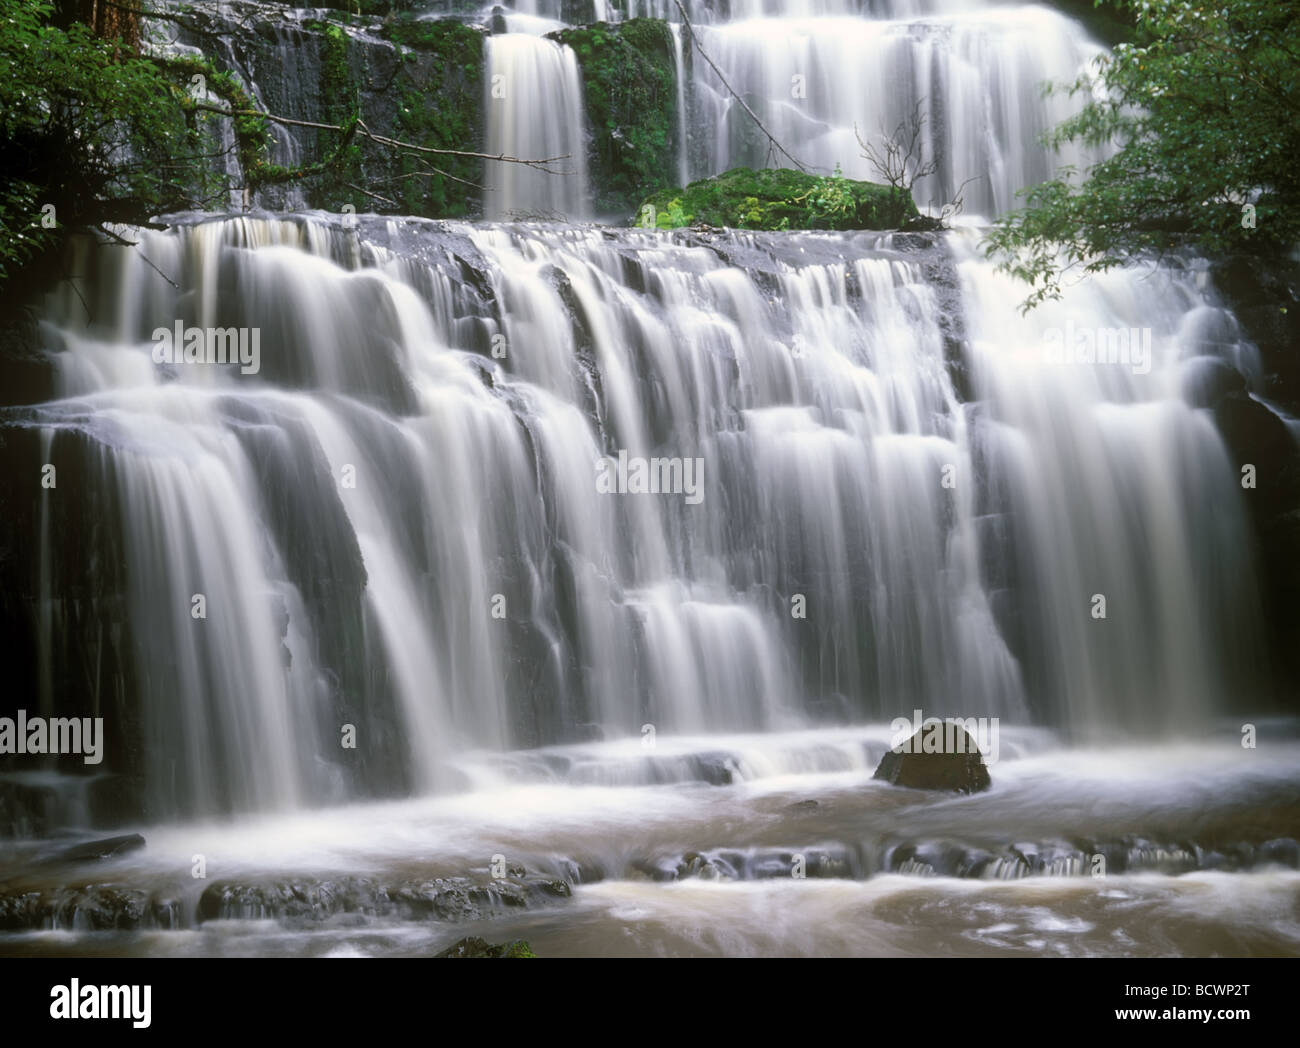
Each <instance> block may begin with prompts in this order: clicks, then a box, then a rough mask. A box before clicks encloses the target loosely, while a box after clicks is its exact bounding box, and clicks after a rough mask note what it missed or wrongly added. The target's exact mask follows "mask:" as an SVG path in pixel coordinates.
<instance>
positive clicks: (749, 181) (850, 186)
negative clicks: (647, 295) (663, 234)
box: [638, 166, 924, 230]
mask: <svg viewBox="0 0 1300 1048" xmlns="http://www.w3.org/2000/svg"><path fill="white" fill-rule="evenodd" d="M923 222H924V220H923V219H922V218H921V216H920V215H919V214H918V212H917V210H916V204H915V203H914V202H913V201H912V198H911V196H910V195H909V194H907V193H904V192H902V191H901V190H897V189H894V188H892V187H890V186H881V185H876V184H875V183H873V182H857V181H854V180H853V179H851V178H845V177H844V175H843V174H841V173H840V170H839V168H838V166H837V167H836V169H835V173H834V174H833V175H810V174H806V173H804V172H802V171H793V170H790V169H788V168H770V169H766V170H762V171H753V170H750V169H749V168H747V167H738V168H734V169H733V170H731V171H728V172H726V173H725V174H721V175H718V176H717V177H715V178H705V179H702V180H700V181H699V182H692V183H691V184H690V185H688V186H686V187H685V188H684V189H666V190H663V191H661V192H659V193H656V194H654V195H653V196H651V197H650V198H649V199H648V200H646V201H645V203H643V204H642V205H641V209H640V212H639V215H638V224H639V225H641V226H643V227H648V228H658V229H676V228H678V227H680V226H689V225H704V226H725V227H735V228H740V229H775V230H780V229H896V228H900V227H905V226H909V225H915V224H920V223H923Z"/></svg>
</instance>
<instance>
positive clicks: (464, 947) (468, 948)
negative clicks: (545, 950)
mask: <svg viewBox="0 0 1300 1048" xmlns="http://www.w3.org/2000/svg"><path fill="white" fill-rule="evenodd" d="M434 956H435V957H536V956H537V954H535V953H533V948H532V947H531V946H529V945H528V943H527V942H525V941H524V940H523V939H514V940H513V941H511V942H507V943H499V944H496V945H494V944H492V943H490V942H487V941H486V940H485V939H480V938H478V937H477V936H472V935H471V936H467V937H466V938H464V939H461V940H460V941H459V942H456V943H453V944H452V945H451V946H449V947H447V949H445V950H443V951H442V952H441V953H437V954H434Z"/></svg>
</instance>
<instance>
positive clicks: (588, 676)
mask: <svg viewBox="0 0 1300 1048" xmlns="http://www.w3.org/2000/svg"><path fill="white" fill-rule="evenodd" d="M140 236H141V248H140V253H135V252H131V251H126V250H123V249H121V248H115V247H102V248H99V249H97V250H96V253H95V255H94V257H92V258H86V259H82V260H81V263H82V264H83V265H86V266H89V267H90V269H91V270H92V271H94V272H97V273H99V274H101V276H100V281H99V289H98V290H99V294H98V295H97V298H96V311H95V318H94V323H93V324H92V325H91V326H90V327H89V328H87V326H86V323H85V313H84V308H83V307H82V306H81V304H80V303H79V302H78V301H77V300H76V298H75V296H72V295H70V294H68V293H67V292H66V290H65V291H64V292H63V293H61V294H60V295H58V296H56V297H53V298H51V300H50V301H49V302H48V303H47V307H46V317H47V319H46V322H45V325H44V328H43V331H44V332H45V339H46V344H47V347H48V348H49V349H51V350H56V351H57V352H56V353H55V360H56V361H57V362H58V364H59V369H60V370H59V374H60V376H61V377H60V382H61V385H62V390H61V394H60V396H59V398H58V399H57V400H55V401H53V402H51V403H50V404H47V405H44V406H42V407H40V408H38V409H34V414H33V417H32V420H31V423H30V424H31V425H35V426H39V427H40V428H41V430H42V431H43V432H46V433H48V434H50V435H51V436H52V446H51V447H50V448H49V449H48V450H46V451H43V452H42V454H46V455H49V456H51V458H50V461H53V462H56V463H57V462H60V461H63V458H62V457H61V455H66V454H68V453H70V449H74V448H84V449H88V452H87V454H88V457H89V461H90V462H91V463H92V467H91V473H90V476H89V482H90V483H92V484H93V485H96V486H100V487H103V488H105V489H108V490H111V491H112V492H114V499H113V505H115V506H116V507H118V512H119V514H120V515H119V516H118V518H117V519H115V520H111V521H108V522H107V527H108V543H109V549H110V550H112V551H113V552H112V553H111V554H110V555H109V556H108V559H109V560H112V559H113V558H114V557H120V558H122V560H123V562H124V565H125V572H124V577H125V578H126V579H127V580H128V587H127V591H126V592H125V594H124V595H123V599H125V600H126V602H127V604H128V607H129V613H128V614H127V615H126V616H125V622H126V623H128V624H129V628H128V631H127V635H126V637H124V638H123V640H122V642H121V643H122V644H123V645H124V650H123V652H122V653H121V654H122V660H123V662H124V663H126V664H130V665H134V666H136V667H138V669H139V672H138V674H137V675H136V676H135V677H134V678H133V679H135V680H136V681H137V684H136V688H137V694H136V695H135V697H134V701H135V702H136V703H137V704H138V706H139V708H140V710H141V715H142V717H143V720H144V723H145V730H146V733H147V739H148V740H149V741H148V746H147V752H148V753H149V755H150V759H151V762H152V763H151V764H150V766H149V767H148V768H147V769H144V770H143V774H144V776H145V778H146V779H147V781H148V783H149V786H148V791H149V792H148V798H149V808H150V810H151V811H154V812H159V813H165V812H170V811H178V812H194V811H200V812H201V811H220V810H231V809H233V810H247V809H271V808H291V807H294V806H297V805H302V804H319V803H324V802H326V801H329V800H331V799H338V798H340V797H346V796H362V795H366V794H369V793H373V792H377V791H378V792H384V791H389V790H394V789H398V790H407V789H410V790H417V791H422V790H434V789H438V788H440V787H442V786H445V785H449V784H453V783H455V782H456V781H458V780H457V778H456V774H455V773H454V772H453V770H452V769H451V767H450V762H449V758H450V757H451V756H452V755H454V754H459V753H465V752H469V751H479V750H482V751H499V750H502V749H506V748H512V747H525V746H535V745H538V744H546V743H557V742H565V741H572V740H576V739H581V738H586V737H589V736H591V735H595V736H597V737H606V738H618V737H623V736H630V735H635V734H636V733H637V732H638V731H639V730H640V728H641V726H642V725H644V724H651V725H654V726H655V727H656V730H657V731H660V732H663V733H665V734H682V733H703V732H723V731H773V730H783V729H791V728H799V727H808V726H812V725H816V724H821V723H827V722H830V723H862V722H879V721H882V720H888V719H890V718H892V717H894V716H897V715H899V714H900V713H901V714H903V715H910V713H911V711H912V710H913V709H914V708H923V709H925V710H926V711H928V712H934V713H937V714H953V715H962V716H982V715H993V716H998V717H1001V718H1004V719H1006V720H1007V721H1009V722H1027V721H1036V722H1039V723H1044V724H1049V725H1052V726H1054V727H1057V728H1060V729H1062V730H1066V731H1069V732H1072V733H1074V734H1076V735H1077V736H1079V737H1086V736H1087V735H1089V733H1093V732H1096V731H1098V730H1101V729H1108V730H1112V731H1114V730H1123V729H1130V730H1138V731H1142V730H1157V729H1158V730H1171V729H1176V728H1181V727H1186V726H1187V725H1189V724H1194V723H1196V722H1198V720H1200V719H1203V718H1205V717H1207V716H1209V715H1212V714H1213V713H1214V712H1215V711H1216V710H1217V709H1220V708H1221V707H1222V703H1223V700H1224V697H1225V695H1226V694H1227V692H1228V689H1229V687H1230V686H1231V685H1232V683H1233V682H1237V683H1239V682H1240V681H1241V680H1243V679H1245V677H1246V669H1245V667H1248V666H1249V664H1250V661H1251V659H1252V658H1253V656H1254V654H1255V652H1254V648H1253V647H1252V644H1253V639H1252V638H1253V637H1254V635H1255V620H1254V618H1253V615H1254V605H1253V599H1254V598H1253V583H1252V580H1251V575H1250V571H1249V567H1248V564H1246V563H1245V562H1244V561H1243V560H1240V559H1238V560H1236V561H1234V562H1231V563H1229V562H1227V561H1225V560H1224V556H1223V551H1225V550H1240V549H1242V548H1244V547H1245V545H1246V539H1245V531H1244V522H1243V511H1242V507H1241V504H1240V500H1239V498H1238V497H1237V496H1235V495H1233V494H1232V492H1233V491H1234V490H1235V489H1236V478H1235V474H1234V472H1233V469H1232V467H1231V465H1230V463H1229V460H1228V458H1227V456H1226V454H1225V452H1224V449H1223V446H1222V444H1221V443H1220V441H1219V438H1218V436H1217V433H1216V431H1215V430H1214V428H1213V426H1212V424H1211V423H1210V421H1209V420H1208V419H1207V418H1206V417H1205V416H1204V414H1203V413H1201V412H1198V411H1196V410H1194V409H1193V408H1192V407H1191V406H1190V405H1189V404H1188V403H1187V402H1185V401H1184V400H1183V399H1182V396H1181V393H1180V389H1181V386H1180V382H1181V378H1180V376H1181V375H1182V373H1183V370H1184V369H1186V368H1188V367H1191V366H1193V365H1194V364H1195V363H1196V360H1197V359H1198V358H1199V357H1201V356H1203V355H1207V354H1208V355H1216V356H1217V355H1223V354H1225V353H1232V352H1236V351H1237V347H1229V348H1226V349H1225V348H1224V346H1223V344H1222V340H1221V339H1218V338H1217V337H1215V336H1214V332H1215V331H1216V330H1217V329H1216V325H1214V324H1213V323H1211V322H1209V320H1208V319H1207V314H1213V313H1216V312H1220V311H1217V309H1216V307H1215V306H1214V304H1213V302H1210V301H1207V300H1206V299H1205V297H1204V295H1203V294H1202V293H1201V292H1200V291H1199V290H1198V289H1197V285H1196V281H1195V274H1194V272H1191V271H1187V272H1182V271H1178V270H1171V271H1168V272H1167V273H1165V274H1163V278H1162V280H1161V281H1141V282H1140V281H1136V280H1134V279H1132V278H1131V276H1130V274H1128V273H1127V272H1116V273H1112V274H1109V275H1107V276H1106V277H1104V278H1102V279H1099V280H1097V281H1093V282H1090V283H1089V284H1087V285H1084V286H1081V287H1079V288H1075V289H1072V290H1071V292H1070V293H1069V295H1068V296H1067V298H1066V299H1065V301H1064V302H1062V303H1059V304H1056V305H1053V306H1050V307H1048V308H1047V309H1046V310H1044V311H1042V312H1041V313H1037V314H1035V315H1032V316H1031V317H1029V318H1025V317H1022V316H1021V315H1020V313H1019V312H1018V310H1017V308H1016V303H1017V301H1018V299H1017V294H1016V289H1015V287H1014V286H1011V285H1009V284H1008V283H1007V281H1006V280H1005V279H1004V278H1002V277H1000V276H998V275H997V274H996V273H994V272H993V270H992V268H991V266H990V264H989V263H987V262H986V261H984V260H983V259H982V257H981V256H980V255H979V253H978V251H977V249H976V245H975V239H974V234H973V233H962V232H957V233H952V234H948V235H947V236H946V237H916V236H895V235H891V234H812V233H809V234H785V235H779V234H745V233H717V234H714V235H711V236H709V237H707V238H701V237H700V236H698V235H695V234H690V233H679V234H671V235H668V234H656V233H653V232H643V231H636V230H612V229H603V230H602V229H596V228H587V229H583V228H574V227H555V228H550V227H544V226H543V227H512V226H495V225H478V226H471V225H454V224H441V223H429V222H422V223H420V222H417V223H412V222H409V221H406V222H403V223H395V222H391V221H388V220H383V219H365V220H364V222H363V224H362V225H361V226H360V227H358V228H348V227H343V228H340V227H337V226H329V225H326V224H324V223H323V222H320V221H317V220H312V219H293V220H291V219H274V218H239V219H218V220H208V221H201V222H194V223H186V222H181V223H178V224H177V225H176V226H174V227H173V228H171V229H170V230H168V231H165V232H155V231H144V232H142V233H141V234H140ZM143 257H147V258H148V259H149V260H150V261H151V262H152V263H153V264H154V265H155V266H157V270H155V269H153V268H152V267H150V266H147V265H145V264H144V263H143V262H142V258H143ZM159 270H160V271H161V272H162V273H165V274H166V275H167V277H168V278H169V279H170V280H174V281H175V282H176V283H177V284H178V285H179V288H178V289H177V288H172V287H171V286H170V284H169V283H168V282H167V280H165V279H164V278H163V276H161V275H160V273H159ZM177 321H180V322H181V323H182V324H183V325H186V326H188V325H198V326H200V327H202V328H222V329H256V330H258V331H259V332H260V346H261V360H260V367H259V369H257V370H256V371H252V372H246V371H244V370H242V369H241V368H240V367H239V366H238V365H229V366H222V365H219V364H194V363H184V362H177V363H163V364H159V363H156V362H155V359H154V358H153V354H154V352H155V349H156V346H157V341H156V339H155V338H154V333H155V329H157V328H159V327H161V328H170V327H171V326H172V325H173V324H174V323H175V322H177ZM1085 323H1088V324H1093V325H1097V324H1100V325H1101V326H1102V327H1104V328H1106V329H1113V330H1114V331H1121V330H1122V331H1125V332H1128V331H1130V330H1133V329H1143V330H1144V331H1145V332H1146V333H1147V334H1146V336H1145V337H1146V339H1148V340H1149V355H1148V356H1145V357H1144V356H1142V353H1145V352H1146V350H1144V349H1143V347H1144V346H1147V345H1148V343H1147V342H1146V341H1144V340H1143V339H1142V338H1139V337H1138V336H1136V335H1135V336H1134V339H1135V340H1134V341H1133V342H1132V345H1131V351H1132V357H1131V359H1130V358H1125V359H1124V360H1115V361H1112V362H1109V363H1107V362H1105V361H1102V362H1101V363H1095V362H1094V363H1092V364H1087V363H1079V362H1070V361H1068V360H1062V359H1058V356H1053V354H1052V353H1051V352H1050V351H1049V350H1050V346H1051V340H1050V331H1051V330H1052V329H1054V328H1058V327H1059V328H1065V327H1066V326H1068V325H1075V326H1082V325H1083V324H1085ZM954 324H955V325H956V327H955V328H954ZM1220 326H1221V325H1220ZM958 329H961V330H964V335H963V337H962V338H961V339H957V338H956V333H957V331H958ZM963 346H964V347H965V348H962V347H963ZM1045 347H1046V348H1045ZM963 385H968V386H969V388H968V389H963V388H961V387H962V386H963ZM967 401H970V402H967ZM620 454H622V455H624V456H625V457H626V458H627V459H632V460H637V459H639V460H642V461H654V460H658V459H662V460H671V461H677V462H679V463H693V462H698V463H700V464H701V465H700V468H701V470H702V472H701V474H700V480H701V484H700V487H699V490H698V495H699V497H698V499H692V498H690V497H688V493H684V492H682V491H678V492H677V493H672V492H669V493H664V494H658V495H651V494H636V493H635V492H634V491H630V492H629V493H625V494H619V493H609V492H608V489H605V490H604V491H602V489H601V486H600V484H599V483H598V477H599V475H600V472H601V468H602V466H601V463H602V461H603V460H605V459H606V457H610V458H612V459H617V458H618V457H619V456H620ZM59 505H61V504H55V503H51V504H49V506H47V507H46V509H45V510H44V512H49V513H58V512H59V510H58V508H57V507H58V506H59ZM47 531H48V525H46V526H45V527H44V529H43V531H42V535H43V536H44V535H46V534H47ZM45 553H48V551H45ZM45 553H43V555H45ZM98 555H99V554H97V556H98ZM54 581H55V582H57V580H54ZM50 584H51V585H53V584H54V583H53V582H52V583H50ZM1097 594H1102V595H1104V596H1105V597H1106V600H1107V606H1108V613H1107V615H1106V617H1105V618H1104V619H1098V618H1096V617H1094V615H1093V614H1092V612H1093V610H1094V603H1093V602H1094V596H1095V595H1097ZM197 595H202V596H203V598H204V605H205V608H204V612H205V614H204V616H203V617H200V618H196V617H195V597H196V596H197ZM55 628H57V627H56V625H55V623H54V620H52V619H51V618H49V617H48V616H47V617H45V618H43V619H42V622H41V629H42V631H43V633H42V640H41V645H42V646H41V650H42V651H50V650H54V643H53V641H54V638H52V637H50V636H47V635H46V633H47V632H48V631H50V630H53V629H55ZM345 724H347V725H352V726H353V727H354V729H355V730H357V731H359V732H360V733H362V734H363V735H364V736H365V737H366V739H367V744H368V747H370V748H372V749H373V748H378V749H379V750H381V751H382V754H383V760H382V761H380V762H378V764H377V765H371V766H361V765H357V764H353V763H349V760H348V756H347V751H346V750H342V749H340V746H339V742H338V740H339V737H340V730H341V726H342V725H345Z"/></svg>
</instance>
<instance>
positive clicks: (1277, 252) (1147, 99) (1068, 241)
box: [987, 0, 1300, 307]
mask: <svg viewBox="0 0 1300 1048" xmlns="http://www.w3.org/2000/svg"><path fill="white" fill-rule="evenodd" d="M1116 3H1119V4H1121V5H1122V6H1124V7H1125V8H1127V9H1128V10H1129V11H1130V12H1131V13H1132V15H1133V16H1134V19H1135V22H1136V25H1137V36H1136V39H1135V41H1134V42H1133V43H1131V44H1120V45H1118V46H1116V48H1115V50H1114V53H1113V55H1112V56H1110V57H1108V58H1106V59H1105V60H1103V61H1102V62H1101V64H1100V65H1099V67H1098V68H1097V70H1096V71H1095V73H1093V74H1092V75H1085V76H1084V77H1081V78H1080V79H1079V80H1078V81H1077V82H1076V83H1075V84H1073V85H1071V86H1070V87H1069V90H1070V91H1072V92H1074V93H1080V94H1082V95H1083V97H1085V98H1088V99H1089V101H1088V102H1087V103H1086V104H1085V106H1084V108H1083V109H1082V111H1081V112H1080V113H1079V114H1078V115H1077V116H1075V117H1074V118H1072V119H1071V120H1068V121H1066V122H1065V123H1064V124H1063V125H1062V126H1061V127H1059V128H1057V129H1056V130H1055V131H1054V132H1053V133H1052V134H1051V135H1050V136H1049V144H1053V145H1060V144H1063V143H1066V142H1078V143H1084V144H1086V145H1090V146H1099V145H1106V144H1111V145H1113V146H1114V147H1116V149H1117V151H1116V152H1115V153H1114V154H1113V155H1112V156H1110V158H1109V159H1107V160H1104V161H1102V162H1101V163H1100V164H1097V165H1095V166H1093V167H1092V168H1091V169H1090V170H1089V171H1087V172H1074V171H1071V170H1068V169H1067V170H1066V171H1065V172H1063V173H1062V175H1061V176H1060V177H1058V178H1056V179H1055V180H1053V181H1051V182H1047V183H1044V184H1042V185H1039V186H1036V187H1033V188H1032V189H1030V190H1028V191H1027V192H1026V194H1025V201H1026V206H1025V208H1023V209H1022V210H1020V211H1017V212H1015V213H1013V214H1011V215H1009V216H1006V217H1005V218H1004V219H1003V220H1002V221H1001V222H1000V223H999V224H998V226H997V227H996V228H995V229H994V231H993V232H992V233H991V234H990V236H989V238H988V242H987V249H988V251H989V254H990V255H992V256H994V257H997V258H999V259H1000V260H1001V263H1002V266H1003V268H1004V269H1006V270H1007V271H1009V272H1011V273H1014V274H1015V275H1017V276H1019V277H1020V278H1022V279H1023V280H1025V281H1026V282H1028V283H1029V284H1030V285H1031V287H1032V291H1031V293H1030V295H1029V298H1028V299H1027V301H1026V306H1027V307H1029V306H1033V305H1036V304H1037V303H1039V302H1041V301H1042V300H1044V299H1047V298H1056V297H1059V295H1060V291H1061V287H1062V283H1063V281H1064V280H1066V279H1068V278H1069V277H1070V276H1072V275H1074V274H1085V273H1094V272H1100V271H1104V270H1107V269H1110V268H1113V267H1115V266H1118V265H1122V264H1124V263H1125V262H1126V261H1128V260H1129V259H1131V258H1133V257H1134V256H1139V255H1144V256H1151V257H1159V256H1161V255H1164V254H1167V253H1169V252H1172V251H1177V250H1181V249H1192V250H1195V251H1198V252H1201V253H1203V254H1205V255H1208V256H1211V257H1215V256H1223V255H1229V254H1235V253H1244V254H1253V255H1258V256H1264V257H1274V258H1282V257H1284V256H1285V255H1286V254H1287V253H1288V252H1289V251H1290V250H1291V248H1292V246H1293V245H1294V244H1295V243H1296V241H1297V239H1300V168H1297V166H1296V162H1295V158H1296V156H1297V155H1300V5H1297V4H1278V3H1276V2H1274V0H1218V2H1216V3H1214V4H1210V3H1207V2H1197V0H1193V2H1191V3H1189V2H1187V0H1116ZM1094 91H1096V92H1098V94H1096V95H1093V94H1092V92H1094ZM1103 92H1104V93H1103Z"/></svg>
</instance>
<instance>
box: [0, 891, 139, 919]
mask: <svg viewBox="0 0 1300 1048" xmlns="http://www.w3.org/2000/svg"><path fill="white" fill-rule="evenodd" d="M155 917H156V913H155V907H154V906H153V904H152V901H151V899H150V896H149V893H148V892H146V891H144V890H143V889H140V888H125V887H122V886H121V885H114V884H91V885H85V886H83V887H64V888H56V889H53V890H50V891H26V892H16V893H14V894H12V895H6V894H0V930H3V931H26V930H29V929H34V928H63V929H76V930H86V931H111V930H119V931H121V930H130V929H134V928H140V927H143V926H145V925H148V924H157V923H158V922H157V921H156V920H155Z"/></svg>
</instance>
